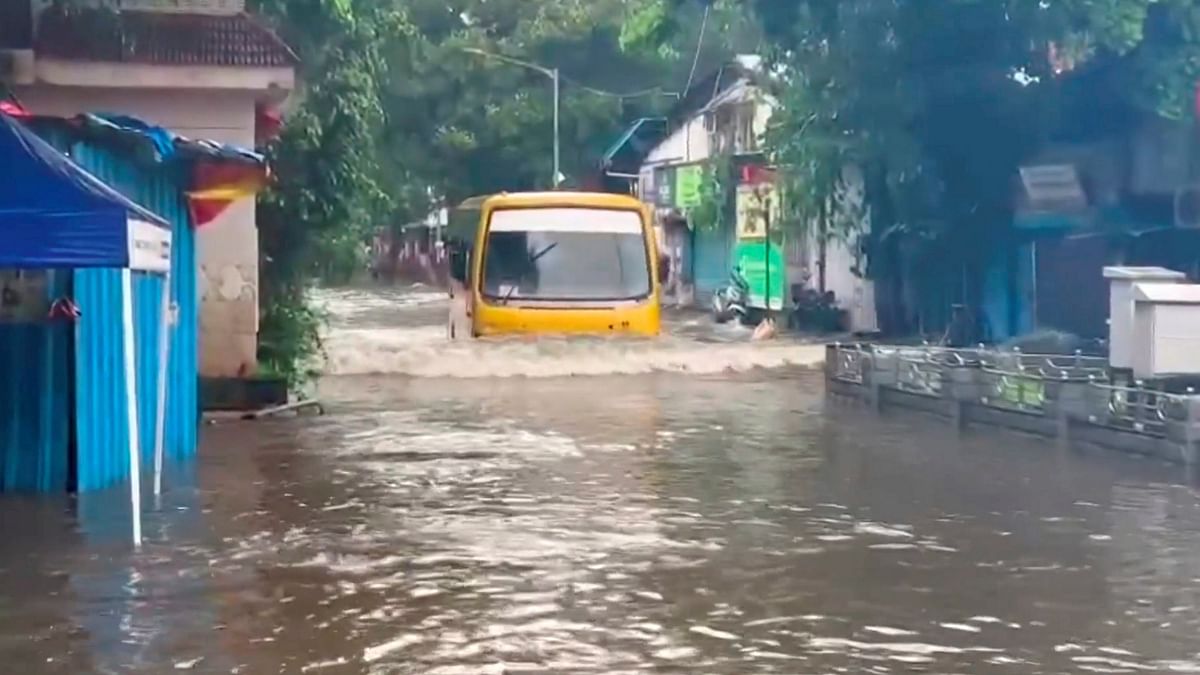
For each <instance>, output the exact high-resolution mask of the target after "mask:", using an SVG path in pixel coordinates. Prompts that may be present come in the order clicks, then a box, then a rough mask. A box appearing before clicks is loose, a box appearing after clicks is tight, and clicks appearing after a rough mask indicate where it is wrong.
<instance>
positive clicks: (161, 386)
mask: <svg viewBox="0 0 1200 675" xmlns="http://www.w3.org/2000/svg"><path fill="white" fill-rule="evenodd" d="M170 353H171V270H170V269H169V268H168V269H167V272H166V274H164V275H163V291H162V318H161V320H160V322H159V326H158V402H157V407H156V408H155V420H154V498H155V500H157V499H158V498H159V497H160V496H162V471H163V446H164V444H165V443H166V428H167V372H168V370H169V367H170V363H168V362H167V359H168V357H169V356H170Z"/></svg>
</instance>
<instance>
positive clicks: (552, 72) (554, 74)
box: [463, 47, 562, 189]
mask: <svg viewBox="0 0 1200 675" xmlns="http://www.w3.org/2000/svg"><path fill="white" fill-rule="evenodd" d="M463 51H465V52H467V53H469V54H475V55H477V56H482V57H484V58H487V59H495V60H497V61H503V62H504V63H509V64H512V65H514V66H520V67H522V68H526V69H528V70H532V71H534V72H537V73H541V74H542V75H545V76H546V77H548V78H550V79H551V80H552V81H553V82H554V176H552V178H551V181H550V184H551V185H552V186H553V187H554V189H558V184H559V182H560V179H559V176H561V175H562V164H561V157H560V152H561V146H560V143H559V134H558V127H559V124H558V117H559V105H560V104H559V99H560V98H561V97H560V92H561V86H560V80H561V78H560V77H559V74H558V68H547V67H545V66H539V65H538V64H536V63H530V62H529V61H522V60H521V59H514V58H512V57H511V56H505V55H503V54H494V53H492V52H489V51H484V50H482V49H476V48H475V47H464V48H463Z"/></svg>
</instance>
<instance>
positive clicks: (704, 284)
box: [692, 226, 734, 302]
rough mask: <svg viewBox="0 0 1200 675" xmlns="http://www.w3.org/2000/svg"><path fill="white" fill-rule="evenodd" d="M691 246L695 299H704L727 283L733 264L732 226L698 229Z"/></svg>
mask: <svg viewBox="0 0 1200 675" xmlns="http://www.w3.org/2000/svg"><path fill="white" fill-rule="evenodd" d="M695 235H696V236H695V246H693V247H692V278H693V280H694V283H695V285H696V298H697V300H700V301H702V302H703V301H704V299H705V298H707V297H708V296H710V295H712V294H713V293H714V292H716V291H717V290H719V289H721V288H724V287H725V286H726V285H727V284H728V283H729V273H730V271H731V270H732V265H733V241H734V236H733V228H732V227H731V226H725V227H720V228H715V229H698V230H696V233H695Z"/></svg>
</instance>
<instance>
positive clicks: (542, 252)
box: [529, 241, 558, 263]
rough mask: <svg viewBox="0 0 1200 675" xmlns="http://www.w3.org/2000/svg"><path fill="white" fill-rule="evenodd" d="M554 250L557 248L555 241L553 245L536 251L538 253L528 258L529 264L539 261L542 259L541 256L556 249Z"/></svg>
mask: <svg viewBox="0 0 1200 675" xmlns="http://www.w3.org/2000/svg"><path fill="white" fill-rule="evenodd" d="M556 248H558V242H557V241H556V242H554V243H553V244H550V245H549V246H547V247H546V248H544V249H542V250H540V251H538V252H537V253H536V254H534V255H533V256H531V257H530V258H529V262H531V263H535V262H537V261H539V260H541V259H542V256H544V255H546V254H547V253H549V252H550V251H553V250H554V249H556Z"/></svg>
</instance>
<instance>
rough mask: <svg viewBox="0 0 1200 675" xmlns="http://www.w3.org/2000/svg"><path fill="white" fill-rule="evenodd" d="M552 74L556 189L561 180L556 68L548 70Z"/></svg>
mask: <svg viewBox="0 0 1200 675" xmlns="http://www.w3.org/2000/svg"><path fill="white" fill-rule="evenodd" d="M550 72H551V73H553V75H554V181H553V183H552V185H553V186H554V189H555V190H557V189H558V183H559V181H560V180H562V178H561V177H562V172H561V171H560V170H559V168H560V166H561V165H560V155H559V153H560V147H559V141H558V106H559V78H558V68H554V69H553V70H551V71H550Z"/></svg>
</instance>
